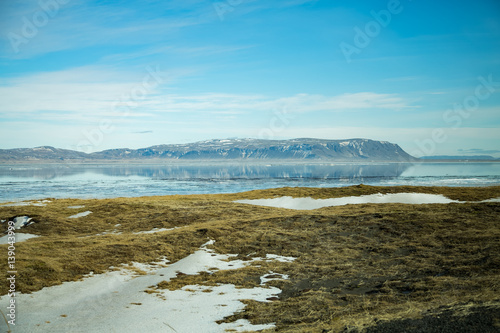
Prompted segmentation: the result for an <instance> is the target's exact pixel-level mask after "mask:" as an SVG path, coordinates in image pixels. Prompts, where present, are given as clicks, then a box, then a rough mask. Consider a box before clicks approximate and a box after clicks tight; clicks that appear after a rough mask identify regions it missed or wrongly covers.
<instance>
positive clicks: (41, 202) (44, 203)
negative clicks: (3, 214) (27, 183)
mask: <svg viewBox="0 0 500 333" xmlns="http://www.w3.org/2000/svg"><path fill="white" fill-rule="evenodd" d="M49 202H51V201H50V200H39V201H20V202H12V203H7V204H2V205H0V206H2V207H13V206H39V207H43V206H47V204H48V203H49Z"/></svg>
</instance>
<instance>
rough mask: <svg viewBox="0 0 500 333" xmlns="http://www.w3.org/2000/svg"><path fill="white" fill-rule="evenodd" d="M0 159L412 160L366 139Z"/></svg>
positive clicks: (10, 153)
mask: <svg viewBox="0 0 500 333" xmlns="http://www.w3.org/2000/svg"><path fill="white" fill-rule="evenodd" d="M0 159H1V160H43V159H52V160H54V159H59V160H68V159H69V160H80V159H83V160H145V159H172V160H186V161H189V160H227V159H230V160H236V159H238V160H267V159H272V160H326V161H333V160H334V161H413V160H415V159H414V158H413V157H412V156H410V155H409V154H407V153H406V152H405V151H404V150H403V149H401V147H399V146H398V145H397V144H393V143H389V142H384V141H374V140H368V139H349V140H322V139H309V138H304V139H292V140H259V139H226V140H208V141H200V142H195V143H188V144H172V145H158V146H152V147H148V148H141V149H127V148H123V149H109V150H104V151H101V152H96V153H91V154H85V153H82V152H77V151H71V150H63V149H56V148H52V147H38V148H32V149H26V148H24V149H7V150H0Z"/></svg>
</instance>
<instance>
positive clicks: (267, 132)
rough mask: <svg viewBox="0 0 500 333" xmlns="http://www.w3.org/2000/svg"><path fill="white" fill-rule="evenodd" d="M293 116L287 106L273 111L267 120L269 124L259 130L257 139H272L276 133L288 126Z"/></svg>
mask: <svg viewBox="0 0 500 333" xmlns="http://www.w3.org/2000/svg"><path fill="white" fill-rule="evenodd" d="M294 118H295V116H294V115H293V114H290V113H289V112H288V109H287V107H286V106H285V107H283V109H281V110H277V111H274V113H273V116H272V117H271V119H270V120H269V126H268V127H265V128H263V129H261V130H260V132H259V139H261V140H272V139H274V138H275V136H276V135H278V134H280V133H281V132H283V131H284V130H285V129H287V127H289V126H290V124H291V121H292V120H293V119H294Z"/></svg>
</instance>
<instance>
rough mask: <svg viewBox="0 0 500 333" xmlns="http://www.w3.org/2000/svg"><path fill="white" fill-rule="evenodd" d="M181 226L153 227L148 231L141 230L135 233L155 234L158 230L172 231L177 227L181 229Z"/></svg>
mask: <svg viewBox="0 0 500 333" xmlns="http://www.w3.org/2000/svg"><path fill="white" fill-rule="evenodd" d="M179 228H180V227H175V228H153V229H151V230H148V231H139V232H134V235H140V234H155V233H157V232H163V231H172V230H175V229H179Z"/></svg>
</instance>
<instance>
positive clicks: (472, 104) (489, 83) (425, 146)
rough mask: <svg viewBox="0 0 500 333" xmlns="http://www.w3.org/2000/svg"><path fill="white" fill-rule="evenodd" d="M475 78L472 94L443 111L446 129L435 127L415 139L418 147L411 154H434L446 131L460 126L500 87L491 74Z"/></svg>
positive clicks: (444, 138) (499, 83)
mask: <svg viewBox="0 0 500 333" xmlns="http://www.w3.org/2000/svg"><path fill="white" fill-rule="evenodd" d="M477 80H478V81H479V83H478V84H477V85H476V88H475V89H474V93H473V94H470V95H468V96H466V97H465V98H464V99H463V100H462V102H461V103H455V104H454V105H453V108H452V109H449V110H446V111H445V112H444V113H443V120H444V122H445V123H446V124H448V125H449V126H448V127H447V128H446V129H444V128H435V129H434V130H433V131H432V133H431V135H430V137H429V138H427V139H424V140H415V141H414V142H415V144H416V145H417V147H418V149H416V150H415V151H413V152H412V153H411V155H412V156H424V155H432V154H434V152H435V151H436V147H437V145H439V144H441V143H444V142H445V141H446V140H448V134H447V131H450V130H451V131H453V130H456V129H458V128H460V126H462V124H463V122H464V119H468V118H469V117H470V116H471V115H473V114H474V112H476V111H477V110H478V109H479V106H480V104H481V101H485V100H487V99H488V98H490V97H491V95H493V93H494V92H495V91H497V89H500V81H493V75H492V74H490V75H488V77H487V78H485V77H483V76H480V77H478V78H477Z"/></svg>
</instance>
